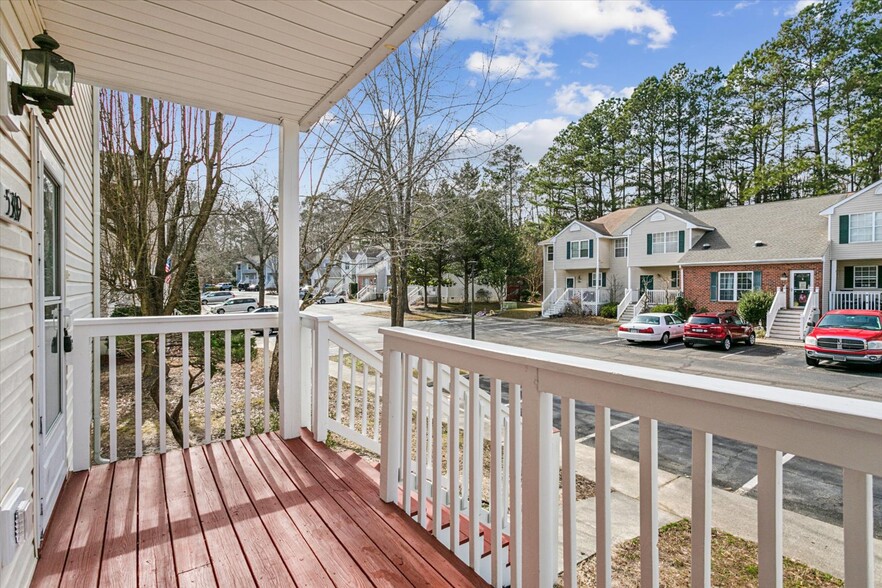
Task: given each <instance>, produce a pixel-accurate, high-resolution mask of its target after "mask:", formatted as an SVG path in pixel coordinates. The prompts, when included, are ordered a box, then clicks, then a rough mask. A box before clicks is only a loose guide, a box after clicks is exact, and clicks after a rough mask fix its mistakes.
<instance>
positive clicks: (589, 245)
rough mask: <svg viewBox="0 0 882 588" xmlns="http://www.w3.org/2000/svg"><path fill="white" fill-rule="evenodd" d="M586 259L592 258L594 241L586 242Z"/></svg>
mask: <svg viewBox="0 0 882 588" xmlns="http://www.w3.org/2000/svg"><path fill="white" fill-rule="evenodd" d="M588 257H594V239H591V240H590V241H588Z"/></svg>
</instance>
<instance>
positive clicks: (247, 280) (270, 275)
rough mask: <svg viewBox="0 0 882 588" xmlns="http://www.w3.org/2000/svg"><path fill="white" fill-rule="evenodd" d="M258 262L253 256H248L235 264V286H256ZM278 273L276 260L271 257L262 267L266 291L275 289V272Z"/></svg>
mask: <svg viewBox="0 0 882 588" xmlns="http://www.w3.org/2000/svg"><path fill="white" fill-rule="evenodd" d="M257 266H258V260H257V258H256V257H254V256H248V257H246V259H244V260H242V261H238V262H236V267H235V269H234V273H235V275H236V284H257V283H258V282H259V280H258V271H257ZM277 271H278V258H277V257H276V256H275V255H273V256H272V257H271V258H270V259H269V260H268V261H267V263H266V266H265V267H264V284H265V287H266V288H267V289H268V290H272V289H275V288H276V272H277Z"/></svg>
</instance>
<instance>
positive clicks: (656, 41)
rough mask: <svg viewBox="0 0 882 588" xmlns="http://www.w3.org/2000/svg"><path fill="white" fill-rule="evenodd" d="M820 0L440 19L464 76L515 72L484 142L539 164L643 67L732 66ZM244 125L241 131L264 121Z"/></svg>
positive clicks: (520, 3) (685, 2)
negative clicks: (567, 130)
mask: <svg viewBox="0 0 882 588" xmlns="http://www.w3.org/2000/svg"><path fill="white" fill-rule="evenodd" d="M814 1H816V0H451V1H450V3H449V4H448V5H447V6H445V8H443V9H442V12H441V14H440V15H439V18H443V19H445V23H446V30H445V37H446V39H447V41H448V42H450V43H451V47H450V50H451V52H452V55H454V56H455V57H454V58H455V59H457V60H459V61H460V62H461V64H462V67H463V77H464V78H467V77H468V76H474V77H475V78H477V77H478V75H479V73H480V72H481V70H482V68H486V67H488V64H489V62H488V60H487V55H488V54H490V53H494V56H495V57H494V61H493V65H492V67H491V72H492V70H493V69H494V68H495V69H497V70H499V71H504V72H506V73H507V74H510V73H511V72H513V71H514V72H516V75H517V78H518V81H517V82H516V84H515V86H516V91H515V92H513V93H512V94H510V95H509V96H508V98H507V100H506V102H507V104H506V105H505V106H504V107H502V108H499V109H498V110H497V111H495V112H494V113H493V117H492V119H491V120H487V121H485V128H483V129H480V130H475V135H476V136H477V137H478V138H479V139H480V138H483V139H485V140H486V142H487V143H490V142H494V143H498V142H499V138H500V137H505V138H507V139H508V140H510V141H511V142H513V143H515V144H517V145H519V146H520V147H521V148H522V149H523V151H524V155H525V157H526V159H527V160H528V161H529V162H530V163H535V162H536V161H538V159H539V158H540V157H541V156H542V154H543V153H544V152H545V150H546V149H547V148H548V147H549V145H550V144H551V141H552V140H553V139H554V137H555V135H557V133H558V132H559V131H560V130H561V129H562V128H563V127H564V126H566V125H567V124H568V123H569V122H571V121H573V120H576V119H578V118H580V117H581V116H582V115H584V114H585V113H586V112H588V111H589V110H590V109H592V108H593V107H594V106H595V105H596V104H597V102H599V101H600V100H602V99H603V98H605V97H609V96H627V95H629V93H630V91H631V89H633V87H634V86H636V85H637V84H639V83H640V82H641V81H642V80H643V79H644V78H646V77H647V76H651V75H656V76H661V75H662V74H663V73H664V72H665V71H666V70H667V69H669V68H670V67H671V66H673V65H674V64H677V63H680V62H683V63H685V64H686V65H687V66H688V67H689V68H690V69H693V70H695V69H698V70H701V69H705V68H707V67H711V66H715V65H717V66H720V67H721V68H722V69H723V70H724V71H728V69H729V68H730V67H731V66H732V65H733V64H735V63H736V62H737V61H738V60H739V59H740V58H741V56H742V55H744V53H745V52H747V51H749V50H751V49H753V48H756V47H758V46H759V45H760V44H762V43H763V42H764V41H766V40H768V39H771V38H772V37H774V35H775V34H776V32H777V30H778V28H779V26H780V25H781V23H782V22H783V21H784V20H785V19H786V18H789V17H790V16H793V15H794V14H796V13H797V12H798V10H799V9H801V8H803V7H804V6H806V5H807V4H810V3H812V2H814ZM238 126H239V130H240V131H241V132H245V131H248V130H251V129H254V128H256V127H259V126H260V125H258V124H257V123H253V122H251V121H244V120H242V121H240V122H239V125H238ZM266 132H272V133H275V129H274V128H273V127H271V126H270V127H268V128H265V129H264V131H263V133H261V135H264V134H265V133H266ZM261 146H262V145H261ZM276 146H277V139H275V138H273V140H272V141H271V142H270V151H269V152H268V153H267V154H265V156H264V158H263V161H264V165H265V166H266V167H267V169H268V170H269V171H270V172H271V173H275V167H276V161H277V159H276V158H277V157H278V155H277V153H276V151H275V148H276ZM304 155H305V154H302V155H301V159H304ZM304 179H305V178H304ZM302 184H303V185H302V189H303V190H304V191H305V190H308V188H307V186H306V185H305V184H306V182H302Z"/></svg>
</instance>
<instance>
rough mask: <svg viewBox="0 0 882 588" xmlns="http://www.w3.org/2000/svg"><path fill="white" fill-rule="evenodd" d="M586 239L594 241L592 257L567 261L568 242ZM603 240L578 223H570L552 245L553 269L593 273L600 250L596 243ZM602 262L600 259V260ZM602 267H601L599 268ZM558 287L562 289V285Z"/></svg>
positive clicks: (559, 284)
mask: <svg viewBox="0 0 882 588" xmlns="http://www.w3.org/2000/svg"><path fill="white" fill-rule="evenodd" d="M586 239H594V257H580V258H577V259H567V243H568V242H569V241H584V240H586ZM603 241H605V239H598V235H597V233H595V232H594V231H592V230H591V229H589V228H588V227H585V226H583V225H581V224H579V223H571V224H570V226H568V227H567V228H565V229H564V230H563V231H561V232H560V233H558V234H557V236H556V237H555V243H554V269H555V271H561V270H587V271H594V268H595V267H596V265H597V255H598V253H599V252H600V250H601V249H602V247H598V242H603ZM601 260H602V258H601ZM601 267H602V266H601ZM558 287H560V288H563V284H561V283H560V282H558Z"/></svg>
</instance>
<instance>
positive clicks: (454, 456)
mask: <svg viewBox="0 0 882 588" xmlns="http://www.w3.org/2000/svg"><path fill="white" fill-rule="evenodd" d="M449 391H450V398H449V400H450V406H449V408H448V412H449V417H448V423H447V491H448V493H449V496H450V529H449V531H450V536H449V542H448V547H449V548H450V551H452V552H453V553H456V548H457V547H459V510H460V506H461V504H462V503H461V502H460V500H461V499H460V493H459V427H460V425H459V399H460V394H459V370H458V369H457V368H455V367H453V366H450V384H449Z"/></svg>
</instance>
